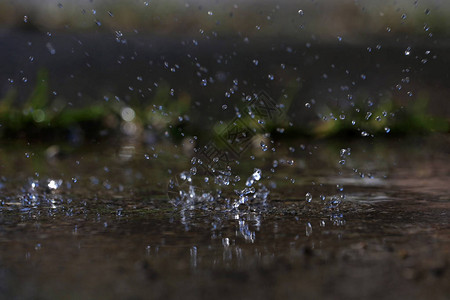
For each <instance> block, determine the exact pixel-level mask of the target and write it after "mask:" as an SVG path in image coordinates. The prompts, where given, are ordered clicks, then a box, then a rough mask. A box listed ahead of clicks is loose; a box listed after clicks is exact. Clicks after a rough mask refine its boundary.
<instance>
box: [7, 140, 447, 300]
mask: <svg viewBox="0 0 450 300" xmlns="http://www.w3.org/2000/svg"><path fill="white" fill-rule="evenodd" d="M448 142H449V141H448V137H445V136H435V137H431V138H420V139H412V140H411V139H410V140H406V141H398V142H395V141H392V140H391V141H381V142H377V143H372V142H370V143H365V144H363V143H355V144H354V145H353V144H352V143H351V142H347V143H346V145H350V146H351V147H352V149H358V151H354V153H355V154H352V156H351V157H350V158H348V159H347V163H346V164H345V165H343V166H342V165H341V164H339V163H338V160H339V149H341V146H340V145H339V143H336V144H335V145H334V144H333V143H321V142H317V143H315V144H308V145H306V147H305V149H315V150H314V151H315V153H314V155H313V156H311V158H310V159H305V158H306V157H308V155H307V151H308V150H306V151H305V152H304V153H302V152H300V151H297V152H295V153H290V152H289V151H286V152H283V151H282V150H280V151H279V153H278V154H277V157H278V158H280V157H286V158H287V160H288V159H289V158H290V159H292V160H293V161H294V163H293V164H292V166H291V165H290V164H285V165H284V166H281V167H278V169H277V171H276V172H275V173H272V175H271V177H270V178H268V176H269V174H271V171H270V167H273V159H272V158H271V156H270V155H271V154H265V155H263V156H261V157H258V158H256V159H255V160H254V161H252V162H251V163H248V165H240V166H239V168H241V169H240V170H239V171H236V172H239V173H238V174H240V177H241V181H240V182H239V183H236V184H235V186H233V183H231V184H230V185H228V186H225V185H222V186H220V185H212V184H210V185H204V186H201V185H197V186H195V187H196V189H191V190H189V186H190V185H189V184H188V185H186V186H187V187H188V188H187V189H186V186H184V187H179V190H178V195H179V196H178V198H176V197H174V196H173V195H172V196H171V195H170V194H168V183H169V182H170V180H171V179H173V178H174V177H177V176H179V174H180V172H181V171H182V170H186V169H189V168H188V167H189V166H190V157H189V155H186V154H183V153H181V152H182V150H181V149H180V148H176V147H173V145H172V146H170V145H159V146H158V147H160V148H156V149H155V150H154V151H155V152H158V151H159V150H158V149H164V151H160V152H159V154H160V157H159V159H153V160H152V159H147V158H146V157H145V156H144V154H149V153H150V152H149V151H148V150H149V149H147V148H145V147H143V146H140V145H134V146H133V147H134V151H133V152H132V154H130V156H124V155H123V153H124V152H123V147H130V144H126V145H117V146H116V147H112V148H109V149H104V148H102V147H101V146H98V148H95V147H91V148H89V149H83V148H79V149H73V151H71V152H68V153H67V154H66V156H64V157H60V158H47V157H46V156H45V150H46V147H39V146H34V147H31V146H28V150H27V153H28V154H27V155H24V154H23V153H17V151H14V149H15V148H14V147H13V145H5V146H2V147H1V148H0V153H1V156H0V157H1V159H0V166H1V169H2V173H1V180H0V203H1V206H0V295H1V297H2V298H5V299H61V298H64V299H110V298H121V299H148V298H160V299H167V298H169V299H179V298H184V299H198V298H230V297H232V298H237V299H241V298H256V299H283V298H287V299H299V298H302V299H316V298H318V297H319V298H324V299H360V298H361V297H362V298H366V299H400V298H403V299H424V298H431V299H446V298H447V297H448V295H449V294H450V289H449V286H448V282H449V279H450V271H449V266H450V239H449V236H450V235H449V233H450V225H449V209H450V206H449V198H448V195H449V188H448V184H447V183H448V180H449V176H450V169H449V165H448V163H447V160H448ZM411 145H420V149H417V150H416V151H414V150H411V149H410V148H411V147H410V146H411ZM280 148H282V147H280ZM127 149H129V148H127ZM406 149H409V150H408V151H406ZM128 153H131V152H128ZM331 153H333V154H331ZM376 153H378V154H380V155H383V156H384V157H385V159H384V160H381V161H380V163H379V164H373V163H371V160H367V158H366V156H367V157H373V156H374V155H375V154H376ZM284 155H285V156H284ZM164 156H166V159H161V157H164ZM171 156H177V157H178V158H179V159H178V160H174V159H169V158H170V157H171ZM302 161H304V163H302ZM372 162H373V160H372ZM383 162H384V164H383ZM352 163H353V164H355V165H358V166H359V169H358V172H355V170H354V168H352V166H351V164H352ZM255 166H257V167H258V168H257V169H259V170H260V172H261V178H259V173H258V172H257V171H255V168H254V167H255ZM168 169H169V170H171V173H170V172H168ZM255 172H256V177H255ZM234 174H237V173H234ZM249 174H250V175H251V176H250V177H249ZM252 174H253V175H252ZM361 174H363V175H364V176H363V175H361ZM367 174H369V176H368V175H367ZM252 176H253V177H252ZM192 177H195V176H192ZM362 177H363V178H362ZM247 178H253V179H254V182H253V183H251V184H249V181H248V180H247V182H246V179H247ZM256 178H259V179H258V180H256ZM286 178H287V179H286ZM291 179H295V180H294V183H292V180H291ZM194 181H195V180H194ZM178 183H182V179H181V178H180V180H179V182H178ZM245 183H248V185H247V187H245ZM192 184H193V183H192ZM207 187H209V190H208V189H207ZM245 188H247V189H251V188H254V191H250V192H249V190H245ZM200 190H201V191H202V193H200V192H199V191H200ZM219 190H220V191H219ZM236 190H237V192H236ZM180 191H181V192H180ZM183 193H186V194H183ZM205 193H206V194H208V193H209V194H208V195H205ZM245 197H247V198H245Z"/></svg>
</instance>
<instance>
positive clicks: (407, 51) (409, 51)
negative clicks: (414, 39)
mask: <svg viewBox="0 0 450 300" xmlns="http://www.w3.org/2000/svg"><path fill="white" fill-rule="evenodd" d="M410 54H411V47H408V48H406V50H405V55H410Z"/></svg>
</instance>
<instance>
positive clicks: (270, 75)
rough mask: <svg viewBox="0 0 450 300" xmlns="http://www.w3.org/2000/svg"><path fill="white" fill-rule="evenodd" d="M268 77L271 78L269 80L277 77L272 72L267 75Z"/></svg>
mask: <svg viewBox="0 0 450 300" xmlns="http://www.w3.org/2000/svg"><path fill="white" fill-rule="evenodd" d="M267 78H269V80H273V79H274V78H275V77H274V76H273V75H272V74H269V75H267Z"/></svg>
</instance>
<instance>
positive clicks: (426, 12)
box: [425, 8, 430, 16]
mask: <svg viewBox="0 0 450 300" xmlns="http://www.w3.org/2000/svg"><path fill="white" fill-rule="evenodd" d="M425 14H426V15H427V16H428V15H429V14H430V9H429V8H427V9H425Z"/></svg>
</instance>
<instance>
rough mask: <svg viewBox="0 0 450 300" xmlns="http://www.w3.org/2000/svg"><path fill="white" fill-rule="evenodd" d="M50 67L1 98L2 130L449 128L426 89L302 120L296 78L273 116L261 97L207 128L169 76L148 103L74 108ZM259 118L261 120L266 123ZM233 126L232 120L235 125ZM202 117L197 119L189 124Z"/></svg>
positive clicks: (187, 132) (371, 131) (17, 133)
mask: <svg viewBox="0 0 450 300" xmlns="http://www.w3.org/2000/svg"><path fill="white" fill-rule="evenodd" d="M48 81H49V78H48V72H47V71H46V70H45V69H42V70H40V71H39V72H38V74H37V80H36V84H35V87H34V89H33V90H32V92H31V94H30V96H29V98H28V100H27V101H26V102H25V103H23V104H22V105H21V107H16V106H15V105H14V103H15V99H16V97H17V91H16V90H15V89H14V88H13V89H11V90H10V91H9V92H8V93H7V94H6V95H5V97H4V98H3V99H1V101H0V125H1V126H0V138H13V139H14V138H15V139H18V138H27V139H33V138H36V139H59V140H65V139H69V141H75V142H82V141H83V140H84V138H94V139H95V138H102V137H108V136H114V137H117V136H120V135H121V134H122V136H123V135H125V136H132V137H136V138H142V137H143V136H145V133H151V134H152V135H154V136H158V135H160V136H163V135H165V136H167V137H171V138H172V139H174V140H181V139H183V138H185V137H189V136H194V135H197V136H198V135H202V134H204V135H208V134H211V132H213V133H214V134H216V137H215V139H217V140H220V138H221V135H223V134H224V132H225V133H226V132H227V130H230V128H232V129H233V130H238V131H239V130H242V129H244V128H249V129H250V130H251V131H252V135H255V136H259V137H261V136H263V135H264V134H266V133H270V134H271V136H272V137H278V136H282V137H283V136H284V137H289V136H295V137H299V136H304V137H313V138H324V137H333V136H358V135H363V136H371V135H381V134H382V135H388V136H389V135H399V134H404V135H414V134H426V133H430V132H449V120H446V119H443V118H438V117H434V116H432V115H430V114H429V113H428V112H427V111H428V98H427V96H426V94H422V95H421V96H420V97H418V98H417V99H416V100H415V101H413V102H412V103H410V104H409V105H408V107H406V108H405V107H403V106H401V105H400V104H399V103H398V102H399V101H396V100H395V99H394V98H393V97H392V96H389V97H387V98H386V99H384V100H382V101H380V103H378V104H374V105H373V104H371V105H370V107H368V106H367V103H366V102H365V101H362V100H360V101H355V103H353V102H352V103H351V105H350V106H349V107H347V108H345V109H342V108H337V107H328V108H324V109H322V111H323V113H321V114H319V116H318V117H321V119H320V118H319V119H320V121H318V122H313V123H311V122H310V123H304V124H301V125H299V124H298V123H297V125H294V123H295V122H292V121H294V120H292V119H291V117H290V116H289V114H288V111H289V108H290V106H291V104H292V103H293V102H294V101H295V99H294V97H295V95H296V92H297V91H298V89H299V86H298V85H295V84H291V85H289V84H288V87H287V88H286V90H288V91H289V92H288V93H287V94H290V95H291V96H290V97H287V98H284V99H282V100H280V101H279V102H278V103H280V102H281V103H283V109H280V110H279V113H278V114H277V115H276V116H274V117H271V118H268V117H267V116H264V115H261V114H260V113H258V110H257V109H256V108H255V105H257V102H253V105H250V106H248V105H247V106H245V107H243V108H242V109H241V110H240V114H241V116H240V117H239V118H237V117H235V118H234V119H233V120H234V121H233V120H231V119H230V120H225V121H221V122H217V123H216V125H215V126H214V127H213V128H212V129H213V130H211V129H210V128H205V127H204V126H202V124H201V122H198V121H197V122H196V121H193V122H191V120H190V119H189V118H190V117H189V116H190V115H191V113H192V111H191V110H192V109H193V105H192V99H191V96H190V95H189V94H188V93H187V92H182V93H179V95H178V96H177V97H176V98H175V99H173V98H172V97H170V96H169V95H170V88H169V85H168V84H164V83H162V84H161V85H160V87H159V88H158V90H157V92H156V93H155V95H154V97H153V99H151V101H149V102H146V103H151V104H143V103H141V102H136V103H133V102H131V103H123V102H119V101H103V100H102V101H99V102H93V103H91V104H90V105H87V106H85V107H83V108H74V107H72V106H71V104H70V102H67V101H64V100H63V99H58V98H56V99H55V100H53V101H50V100H49V99H50V97H49V95H50V91H49V87H48V86H49V82H48ZM258 123H259V124H258ZM230 124H231V125H232V127H229V128H227V126H230ZM187 125H194V126H187Z"/></svg>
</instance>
